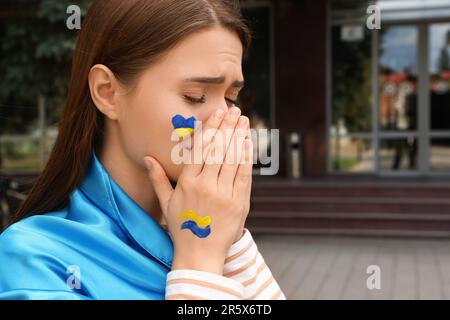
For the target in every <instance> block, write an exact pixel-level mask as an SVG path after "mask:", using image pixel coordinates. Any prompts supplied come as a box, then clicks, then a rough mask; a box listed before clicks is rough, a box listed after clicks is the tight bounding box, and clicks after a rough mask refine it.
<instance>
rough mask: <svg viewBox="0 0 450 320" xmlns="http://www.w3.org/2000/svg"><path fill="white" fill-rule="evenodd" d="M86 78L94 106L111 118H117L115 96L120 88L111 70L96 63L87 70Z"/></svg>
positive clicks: (116, 96)
mask: <svg viewBox="0 0 450 320" xmlns="http://www.w3.org/2000/svg"><path fill="white" fill-rule="evenodd" d="M88 80H89V90H90V92H91V97H92V100H93V102H94V104H95V106H96V107H97V108H98V109H99V110H100V112H102V113H103V114H104V115H105V116H107V117H108V118H110V119H111V120H117V117H118V112H119V110H118V100H117V98H118V96H119V90H120V89H121V88H120V84H119V83H118V81H117V79H116V77H115V76H114V74H113V73H112V71H111V70H110V69H109V68H108V67H106V66H105V65H103V64H96V65H94V66H93V67H92V68H91V70H90V71H89V77H88Z"/></svg>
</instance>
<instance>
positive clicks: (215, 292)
mask: <svg viewBox="0 0 450 320" xmlns="http://www.w3.org/2000/svg"><path fill="white" fill-rule="evenodd" d="M243 294H244V287H243V285H242V284H241V283H239V282H238V281H236V280H233V279H230V278H227V277H224V276H222V275H219V274H215V273H210V272H206V271H199V270H191V269H177V270H172V271H170V272H169V273H168V274H167V280H166V293H165V298H166V300H242V298H243Z"/></svg>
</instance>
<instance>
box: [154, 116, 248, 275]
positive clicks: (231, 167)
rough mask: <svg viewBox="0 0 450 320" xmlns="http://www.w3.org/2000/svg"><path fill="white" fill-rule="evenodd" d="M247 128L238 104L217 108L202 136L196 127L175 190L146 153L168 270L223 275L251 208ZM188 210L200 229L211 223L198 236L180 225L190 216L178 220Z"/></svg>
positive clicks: (246, 119)
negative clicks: (164, 231) (168, 249)
mask: <svg viewBox="0 0 450 320" xmlns="http://www.w3.org/2000/svg"><path fill="white" fill-rule="evenodd" d="M221 113H222V114H221ZM237 129H239V130H237ZM248 129H249V121H248V118H247V117H244V116H240V110H239V108H237V107H232V108H231V109H230V110H228V112H224V111H222V110H217V112H216V113H214V114H213V115H211V116H210V117H209V119H208V120H207V122H206V124H204V125H203V127H202V128H201V131H202V134H201V135H198V132H197V131H194V136H193V137H191V138H193V140H194V141H193V145H192V148H191V154H190V156H191V161H190V163H189V164H184V167H183V170H182V172H181V174H180V177H179V179H178V181H177V185H176V188H175V189H173V188H172V186H171V184H170V182H169V179H168V178H167V176H166V174H165V172H164V170H163V168H162V167H161V165H160V164H159V163H158V162H157V161H156V160H155V159H153V158H151V157H145V161H146V164H147V167H148V169H149V177H150V180H151V182H152V185H153V187H154V189H155V192H156V195H157V197H158V199H159V202H160V207H161V209H162V213H163V216H164V218H165V220H166V222H167V226H168V229H169V232H170V234H171V237H172V240H173V242H174V248H175V253H174V260H173V265H172V270H175V269H195V270H203V271H209V272H214V273H217V274H222V270H223V265H224V260H225V257H226V254H227V252H228V250H229V248H230V246H231V245H232V244H233V242H235V241H236V240H238V239H239V238H240V237H241V236H242V234H243V227H244V224H245V220H246V218H247V215H248V212H249V207H250V191H251V180H252V161H253V156H252V151H253V146H252V142H251V139H250V138H249V136H248V131H249V130H248ZM208 130H213V133H212V134H211V135H209V136H210V137H211V136H213V137H214V138H213V139H205V137H206V136H208V135H205V133H206V132H208ZM210 133H211V132H210ZM230 133H231V134H230ZM199 144H201V149H200V150H199V148H198V147H199V146H200V145H199ZM204 150H207V151H206V152H203V151H204ZM241 151H242V152H241ZM195 152H201V153H200V156H197V157H194V153H195ZM203 154H205V157H203V156H202V155H203ZM194 160H196V161H197V163H196V162H195V161H194ZM188 210H192V211H194V212H195V213H196V214H197V215H199V216H200V217H202V218H203V219H199V220H198V221H199V222H200V226H201V227H204V228H205V227H206V226H207V225H208V224H209V228H210V232H209V234H208V232H206V233H205V234H207V235H206V236H205V234H204V235H203V236H204V237H200V236H197V235H196V234H194V232H192V231H191V230H190V229H188V228H186V229H184V228H181V225H182V223H183V222H185V221H186V220H192V219H188V218H187V217H188V215H185V216H184V218H183V217H181V218H180V214H181V213H183V212H186V211H188ZM206 216H209V217H210V219H209V218H205V217H206ZM194 220H195V219H194ZM204 230H205V229H204ZM204 230H203V231H204Z"/></svg>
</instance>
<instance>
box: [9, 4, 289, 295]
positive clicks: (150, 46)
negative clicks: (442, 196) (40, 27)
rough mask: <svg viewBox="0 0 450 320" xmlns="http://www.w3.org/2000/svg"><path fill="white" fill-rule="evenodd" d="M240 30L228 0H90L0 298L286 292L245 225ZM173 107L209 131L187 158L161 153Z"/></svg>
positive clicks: (13, 234)
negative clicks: (194, 158)
mask: <svg viewBox="0 0 450 320" xmlns="http://www.w3.org/2000/svg"><path fill="white" fill-rule="evenodd" d="M250 39H251V36H250V34H249V31H248V29H247V27H246V25H245V24H244V22H243V21H242V19H241V17H240V13H239V8H238V5H237V4H235V3H234V1H225V0H158V1H155V0H151V1H150V0H127V1H122V0H108V1H106V0H97V1H93V3H92V4H91V6H90V8H89V11H88V13H87V16H86V18H85V20H84V22H83V25H82V28H81V30H80V33H79V38H78V41H77V46H76V49H75V54H74V58H73V66H72V75H71V81H70V85H69V92H68V97H67V102H66V106H65V111H64V115H63V119H62V121H61V124H60V130H59V135H58V138H57V141H56V143H55V145H54V148H53V150H52V154H51V156H50V159H49V161H48V163H47V166H46V167H45V169H44V170H43V172H42V174H41V175H40V177H39V178H38V180H37V182H36V183H35V185H34V186H33V188H32V190H31V191H30V193H29V195H28V197H27V199H26V201H25V202H24V204H23V205H22V207H21V208H20V210H19V211H18V213H17V215H16V216H15V219H14V221H13V223H12V224H11V225H10V226H9V227H8V228H7V229H6V230H5V231H4V232H3V233H2V234H1V236H0V298H3V299H285V296H284V294H283V292H282V291H281V289H280V288H279V286H278V284H277V282H276V281H275V280H274V278H273V276H272V274H271V272H270V270H269V269H268V267H267V265H266V264H265V262H264V259H263V258H262V256H261V254H260V253H259V251H258V249H257V246H256V244H255V243H254V241H253V239H252V236H251V234H250V232H249V230H248V229H246V228H245V227H244V226H245V220H246V217H247V215H248V211H249V202H250V191H251V177H252V164H251V163H252V161H251V160H252V159H251V158H252V154H251V149H252V143H251V140H250V139H249V137H248V135H247V136H245V135H243V134H242V132H248V126H249V121H248V119H247V118H246V117H244V116H241V115H240V110H239V108H237V107H236V106H235V101H236V99H237V96H238V94H239V90H240V89H241V88H242V86H243V81H244V79H243V75H242V70H241V61H242V57H243V55H244V54H245V50H246V49H247V48H248V46H249V43H250ZM177 115H178V117H180V116H182V117H184V118H187V119H189V118H190V117H194V118H195V119H196V120H197V121H201V122H202V127H201V132H206V131H207V130H210V131H211V130H212V131H213V132H214V133H215V135H214V136H213V138H212V139H206V138H204V137H205V136H206V135H203V136H201V137H202V138H200V139H195V137H198V136H199V135H198V134H197V133H198V132H199V131H198V130H195V131H194V135H193V136H194V139H192V140H193V145H191V149H190V150H191V151H193V150H194V149H195V148H196V147H198V146H202V147H204V148H205V150H207V152H205V157H201V158H202V159H201V161H200V162H192V163H184V164H179V163H178V164H177V163H175V162H174V161H173V153H172V149H173V148H174V145H175V144H176V143H177V142H175V141H173V139H171V134H172V133H173V129H174V128H173V123H172V119H173V118H174V116H177ZM196 128H197V127H196ZM238 129H242V130H238ZM227 130H228V131H230V130H231V131H232V132H233V134H232V135H231V136H230V138H229V139H214V138H215V137H218V135H219V134H221V133H224V132H226V131H227ZM191 133H192V132H191ZM188 140H189V139H188ZM188 140H187V141H188ZM182 142H183V141H182ZM234 142H235V145H238V146H240V147H239V148H240V149H239V148H237V149H234V148H231V147H230V146H231V145H233V143H234ZM239 142H240V143H239ZM212 150H216V151H223V153H222V154H223V159H224V160H226V159H236V161H223V162H222V163H219V162H214V161H207V160H208V159H210V158H211V157H212V154H213V153H215V152H213V151H212ZM238 151H241V152H238ZM192 154H194V153H193V152H191V155H192ZM215 154H216V153H215ZM217 154H220V153H219V152H218V153H217ZM239 154H240V157H239V156H238V155H239ZM171 181H172V182H171ZM175 181H176V184H175V183H174V182H175ZM174 186H175V187H174ZM180 217H181V218H180ZM183 217H184V220H183ZM188 218H189V219H188Z"/></svg>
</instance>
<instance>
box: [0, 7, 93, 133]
mask: <svg viewBox="0 0 450 320" xmlns="http://www.w3.org/2000/svg"><path fill="white" fill-rule="evenodd" d="M29 3H30V4H28V6H27V7H26V8H23V5H21V6H20V4H10V5H9V7H8V6H6V5H4V6H3V7H2V9H0V10H1V11H3V12H2V17H3V19H2V20H1V21H0V28H1V29H2V30H3V31H2V32H1V33H0V43H1V47H0V50H1V60H0V75H1V82H0V84H1V85H0V134H2V133H24V132H26V131H27V130H29V129H30V127H34V126H35V125H36V120H37V103H38V99H39V96H43V97H45V99H46V106H47V109H48V112H47V114H48V117H49V119H48V123H52V122H56V121H57V120H58V119H59V116H60V114H61V109H62V105H63V102H64V99H65V95H66V92H67V83H68V78H69V75H70V67H71V60H72V55H73V51H74V48H75V42H76V37H77V35H78V30H76V29H75V30H69V29H68V28H67V27H66V20H67V18H68V17H69V14H68V13H67V7H68V6H69V5H72V4H76V5H78V6H79V7H80V9H81V19H82V18H83V17H84V15H85V13H86V9H87V7H88V5H89V3H90V1H89V0H78V1H74V0H57V1H56V0H41V1H35V2H29ZM11 6H12V7H11Z"/></svg>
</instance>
